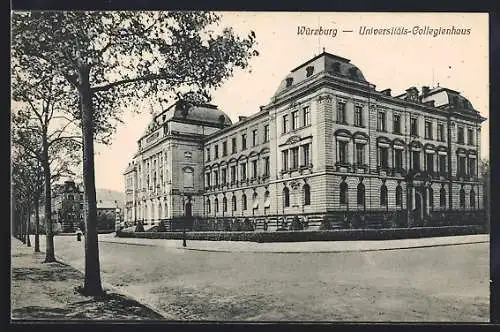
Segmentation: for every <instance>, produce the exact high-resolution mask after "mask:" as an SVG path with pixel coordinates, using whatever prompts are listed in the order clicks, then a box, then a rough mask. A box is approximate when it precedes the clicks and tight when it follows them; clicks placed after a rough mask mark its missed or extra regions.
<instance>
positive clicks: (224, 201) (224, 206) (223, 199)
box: [222, 196, 227, 212]
mask: <svg viewBox="0 0 500 332" xmlns="http://www.w3.org/2000/svg"><path fill="white" fill-rule="evenodd" d="M222 211H223V212H227V198H226V197H225V196H224V198H222Z"/></svg>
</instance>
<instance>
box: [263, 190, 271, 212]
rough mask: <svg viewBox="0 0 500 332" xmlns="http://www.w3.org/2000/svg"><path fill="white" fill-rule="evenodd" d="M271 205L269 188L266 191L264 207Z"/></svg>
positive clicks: (267, 207)
mask: <svg viewBox="0 0 500 332" xmlns="http://www.w3.org/2000/svg"><path fill="white" fill-rule="evenodd" d="M270 207H271V201H270V199H269V190H266V192H265V193H264V209H269V208H270Z"/></svg>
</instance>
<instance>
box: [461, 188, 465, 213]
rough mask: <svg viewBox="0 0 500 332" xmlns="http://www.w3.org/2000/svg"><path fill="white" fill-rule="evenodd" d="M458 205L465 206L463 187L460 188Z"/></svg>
mask: <svg viewBox="0 0 500 332" xmlns="http://www.w3.org/2000/svg"><path fill="white" fill-rule="evenodd" d="M460 207H461V208H464V207H465V190H464V188H462V189H460Z"/></svg>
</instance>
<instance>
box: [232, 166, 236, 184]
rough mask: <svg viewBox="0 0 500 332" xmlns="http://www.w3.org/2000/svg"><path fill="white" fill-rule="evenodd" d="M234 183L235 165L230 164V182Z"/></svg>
mask: <svg viewBox="0 0 500 332" xmlns="http://www.w3.org/2000/svg"><path fill="white" fill-rule="evenodd" d="M235 183H236V166H231V184H235Z"/></svg>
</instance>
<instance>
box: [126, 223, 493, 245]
mask: <svg viewBox="0 0 500 332" xmlns="http://www.w3.org/2000/svg"><path fill="white" fill-rule="evenodd" d="M485 232H486V230H485V226H482V225H471V226H448V227H418V228H385V229H336V230H319V231H287V230H282V231H279V232H253V231H248V232H245V231H243V232H187V233H186V238H187V239H188V240H204V241H251V242H304V241H352V240H391V239H407V238H420V237H435V236H451V235H469V234H481V233H485ZM117 235H118V236H120V237H137V238H150V239H171V240H181V239H182V236H183V235H182V232H136V233H132V232H130V233H128V232H119V233H117Z"/></svg>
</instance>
